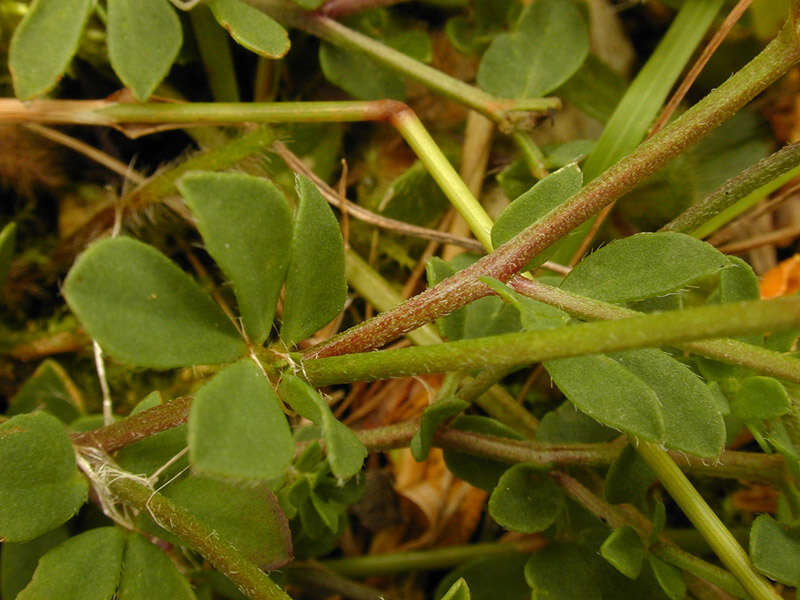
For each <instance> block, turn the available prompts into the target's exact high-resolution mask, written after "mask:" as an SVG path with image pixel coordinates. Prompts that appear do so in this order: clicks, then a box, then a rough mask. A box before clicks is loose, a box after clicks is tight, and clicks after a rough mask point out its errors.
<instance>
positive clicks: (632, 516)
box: [551, 471, 747, 598]
mask: <svg viewBox="0 0 800 600" xmlns="http://www.w3.org/2000/svg"><path fill="white" fill-rule="evenodd" d="M551 476H552V477H553V479H555V480H556V481H557V482H558V483H559V485H560V486H561V487H562V489H563V490H564V491H565V492H566V493H567V494H568V495H569V497H570V498H572V499H573V500H575V501H576V502H578V503H579V504H580V505H581V506H583V507H584V508H586V509H587V510H588V511H590V512H591V513H592V514H594V515H596V516H597V517H599V518H601V519H603V520H604V521H605V522H606V523H607V524H608V525H609V526H610V527H612V528H615V529H616V528H619V527H623V526H625V525H627V526H629V527H632V528H633V529H634V530H636V533H637V534H638V535H639V537H640V538H641V539H642V542H643V543H645V544H647V543H648V540H649V538H650V535H651V533H652V531H653V524H652V523H651V522H650V521H649V520H648V519H647V518H645V517H644V516H643V515H642V514H641V513H640V512H639V511H638V510H636V509H635V508H634V507H633V506H629V507H626V508H627V509H628V510H624V509H622V508H620V507H618V506H614V505H612V504H609V503H608V502H606V501H605V500H603V499H601V498H599V497H598V496H596V495H595V494H593V493H592V492H591V491H590V490H589V489H588V488H586V487H585V486H584V485H583V484H581V483H580V482H579V481H578V480H577V479H575V478H573V477H570V476H569V475H567V474H566V473H561V472H559V471H552V472H551ZM648 550H649V551H650V552H652V553H653V554H655V555H656V556H658V557H659V558H661V559H662V560H665V561H666V562H668V563H670V564H672V565H674V566H676V567H678V568H680V569H682V570H684V571H687V572H689V573H692V574H694V575H696V576H698V577H702V578H703V579H705V580H706V581H710V582H712V583H713V584H715V585H717V586H719V587H721V588H722V589H724V590H725V591H728V592H730V593H732V594H734V595H735V596H736V597H737V598H747V594H746V593H745V591H744V590H743V589H742V586H741V585H739V582H738V581H737V580H736V579H735V578H734V577H733V576H732V575H731V574H730V573H728V572H727V571H725V570H724V569H720V568H719V567H718V566H716V565H712V564H711V563H709V562H707V561H705V560H703V559H702V558H699V557H697V556H693V555H692V554H689V553H688V552H686V551H684V550H682V549H681V548H679V547H677V546H676V545H675V544H674V542H673V541H672V540H670V539H668V538H667V537H665V536H664V535H663V534H662V535H660V536H659V537H658V539H657V540H656V541H655V543H654V544H652V545H651V546H650V547H649V548H648Z"/></svg>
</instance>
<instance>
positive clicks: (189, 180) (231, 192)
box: [178, 172, 292, 346]
mask: <svg viewBox="0 0 800 600" xmlns="http://www.w3.org/2000/svg"><path fill="white" fill-rule="evenodd" d="M178 189H179V190H180V192H181V194H182V195H183V197H184V200H185V201H186V204H187V205H188V206H189V208H190V209H191V210H192V213H193V214H194V216H195V217H196V218H197V228H198V229H199V230H200V234H201V235H202V236H203V241H204V242H205V247H206V250H208V253H209V254H210V255H211V256H212V257H213V258H214V260H215V261H216V263H217V264H218V265H219V266H220V267H221V268H222V270H223V272H224V273H225V275H226V276H227V277H228V278H229V279H230V280H231V282H232V283H233V289H234V292H235V293H236V300H237V302H238V303H239V312H240V314H241V316H242V321H243V323H244V328H245V331H246V332H247V335H248V337H249V338H250V341H251V342H252V343H253V344H255V345H257V346H260V345H261V344H263V343H264V341H265V340H266V339H267V336H268V335H269V332H270V330H271V329H272V320H273V318H274V317H275V305H276V304H277V302H278V295H279V294H280V291H281V287H282V286H283V280H284V277H285V276H286V270H287V269H288V268H289V244H290V243H291V231H292V217H291V213H290V211H289V204H288V202H286V199H285V198H284V196H283V194H282V193H281V192H280V191H279V190H278V188H276V187H275V186H274V185H273V184H272V183H270V182H269V181H268V180H266V179H264V178H262V177H253V176H252V175H243V174H239V173H210V172H193V173H188V174H186V175H184V176H183V177H182V178H181V180H180V181H179V182H178Z"/></svg>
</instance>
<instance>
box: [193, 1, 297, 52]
mask: <svg viewBox="0 0 800 600" xmlns="http://www.w3.org/2000/svg"><path fill="white" fill-rule="evenodd" d="M207 4H208V6H209V7H210V8H211V12H212V13H214V18H215V19H216V20H217V22H218V23H219V24H220V25H222V27H224V28H225V29H226V30H227V31H228V33H230V34H231V37H232V38H233V39H234V40H236V43H237V44H239V45H241V46H244V47H245V48H247V49H248V50H250V51H251V52H255V53H256V54H259V55H261V56H264V57H266V58H281V57H282V56H283V55H284V54H286V53H287V52H288V51H289V34H288V33H286V30H285V29H284V28H283V27H281V26H280V25H279V24H278V23H277V22H276V21H275V20H274V19H272V18H271V17H268V16H267V15H266V14H264V13H263V12H261V11H260V10H258V9H256V8H253V7H252V6H250V5H249V4H247V3H245V2H242V1H241V0H208V2H207Z"/></svg>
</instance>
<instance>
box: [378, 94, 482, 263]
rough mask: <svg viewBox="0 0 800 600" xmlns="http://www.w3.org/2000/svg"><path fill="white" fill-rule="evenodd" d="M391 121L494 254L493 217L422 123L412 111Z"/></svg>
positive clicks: (398, 114) (474, 231) (400, 113)
mask: <svg viewBox="0 0 800 600" xmlns="http://www.w3.org/2000/svg"><path fill="white" fill-rule="evenodd" d="M391 121H392V123H393V124H394V126H395V127H396V128H397V130H398V131H399V132H400V135H402V136H403V139H405V140H406V142H408V145H409V146H411V148H412V149H413V150H414V153H415V154H416V155H417V156H418V157H419V159H420V161H421V162H422V164H424V165H425V168H426V169H427V170H428V172H429V173H430V174H431V176H432V177H433V178H434V179H435V180H436V183H438V184H439V187H440V188H441V189H442V191H443V192H444V194H445V196H447V198H448V200H450V203H451V204H452V205H453V206H454V207H455V209H456V210H457V211H458V212H459V214H460V215H461V216H462V217H463V218H464V220H465V221H466V222H467V224H468V225H469V228H470V229H471V230H472V232H473V233H474V234H475V237H476V238H478V241H480V242H481V244H483V247H484V248H486V249H487V250H488V251H490V252H491V250H492V237H491V231H492V225H493V223H492V219H491V217H489V215H488V214H486V211H485V210H484V209H483V206H481V204H480V203H479V202H478V201H477V200H476V199H475V196H473V195H472V192H471V191H470V190H469V188H468V187H467V185H466V184H465V183H464V180H463V179H461V177H459V176H458V173H457V172H456V170H455V169H454V168H453V166H452V165H451V164H450V161H449V160H447V158H446V157H445V155H444V154H443V153H442V151H441V150H440V149H439V146H437V145H436V142H434V141H433V138H432V137H431V136H430V134H429V133H428V131H427V129H425V126H424V125H423V124H422V121H420V120H419V118H418V117H417V115H416V114H415V113H414V111H412V110H410V109H409V110H404V111H401V112H399V113H396V114H394V115H392V119H391Z"/></svg>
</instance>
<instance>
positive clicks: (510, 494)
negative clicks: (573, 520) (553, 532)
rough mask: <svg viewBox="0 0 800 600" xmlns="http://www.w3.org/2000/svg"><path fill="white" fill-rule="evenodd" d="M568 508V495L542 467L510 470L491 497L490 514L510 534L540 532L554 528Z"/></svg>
mask: <svg viewBox="0 0 800 600" xmlns="http://www.w3.org/2000/svg"><path fill="white" fill-rule="evenodd" d="M563 507H564V492H563V491H562V490H561V488H560V487H558V485H557V484H556V482H555V481H553V480H552V479H551V478H550V477H549V476H548V475H547V473H546V472H545V471H543V470H542V468H541V466H539V465H533V464H529V463H522V464H518V465H514V466H513V467H511V468H510V469H508V470H507V471H506V472H505V473H503V476H502V477H500V481H498V482H497V487H496V488H494V491H492V495H491V497H490V498H489V514H490V515H492V518H493V519H494V520H495V521H497V523H498V525H500V526H502V527H505V528H506V529H508V530H509V531H519V532H521V533H536V532H539V531H544V530H545V529H547V528H548V527H550V525H552V524H553V523H554V522H555V520H556V518H557V517H558V515H559V513H560V512H561V510H562V508H563Z"/></svg>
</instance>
